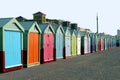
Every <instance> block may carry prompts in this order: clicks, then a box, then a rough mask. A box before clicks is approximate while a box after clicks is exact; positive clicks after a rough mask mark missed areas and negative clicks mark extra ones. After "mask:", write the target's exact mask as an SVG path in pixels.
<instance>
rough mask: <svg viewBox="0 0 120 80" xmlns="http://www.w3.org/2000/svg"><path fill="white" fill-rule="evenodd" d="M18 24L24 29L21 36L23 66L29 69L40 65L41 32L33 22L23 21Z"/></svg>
mask: <svg viewBox="0 0 120 80" xmlns="http://www.w3.org/2000/svg"><path fill="white" fill-rule="evenodd" d="M20 24H21V25H22V26H23V28H24V29H25V32H24V34H23V64H24V67H31V66H35V65H39V64H40V34H41V30H40V28H39V26H38V24H37V22H35V21H23V22H20Z"/></svg>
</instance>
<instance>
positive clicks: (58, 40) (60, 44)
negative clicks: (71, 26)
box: [52, 24, 64, 59]
mask: <svg viewBox="0 0 120 80" xmlns="http://www.w3.org/2000/svg"><path fill="white" fill-rule="evenodd" d="M52 27H53V29H54V32H55V40H54V41H55V45H54V46H55V51H54V52H55V55H56V57H55V59H61V58H64V51H63V50H64V49H63V48H64V30H63V28H62V26H61V25H57V24H56V25H52Z"/></svg>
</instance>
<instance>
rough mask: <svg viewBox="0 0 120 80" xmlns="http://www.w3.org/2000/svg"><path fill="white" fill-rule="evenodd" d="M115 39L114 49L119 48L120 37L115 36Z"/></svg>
mask: <svg viewBox="0 0 120 80" xmlns="http://www.w3.org/2000/svg"><path fill="white" fill-rule="evenodd" d="M115 37H116V47H119V46H120V37H119V36H117V35H116V36H115Z"/></svg>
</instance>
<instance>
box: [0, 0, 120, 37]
mask: <svg viewBox="0 0 120 80" xmlns="http://www.w3.org/2000/svg"><path fill="white" fill-rule="evenodd" d="M119 3H120V1H119V0H2V1H1V2H0V17H1V18H3V17H17V16H23V17H26V18H28V19H29V18H33V16H32V14H33V13H35V12H38V11H41V12H43V13H45V14H46V15H47V16H46V17H47V18H51V19H63V20H68V21H71V22H72V23H78V25H79V27H83V28H89V29H91V30H92V31H93V32H96V13H98V15H99V32H105V33H107V34H111V35H116V33H117V29H120V27H119V25H120V9H119V8H120V5H119Z"/></svg>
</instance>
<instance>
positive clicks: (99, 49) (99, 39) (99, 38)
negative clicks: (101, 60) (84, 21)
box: [98, 34, 101, 51]
mask: <svg viewBox="0 0 120 80" xmlns="http://www.w3.org/2000/svg"><path fill="white" fill-rule="evenodd" d="M98 51H101V36H100V34H98Z"/></svg>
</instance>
